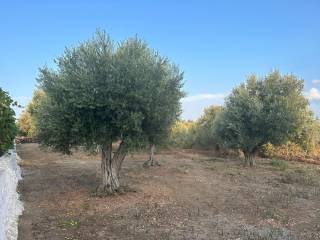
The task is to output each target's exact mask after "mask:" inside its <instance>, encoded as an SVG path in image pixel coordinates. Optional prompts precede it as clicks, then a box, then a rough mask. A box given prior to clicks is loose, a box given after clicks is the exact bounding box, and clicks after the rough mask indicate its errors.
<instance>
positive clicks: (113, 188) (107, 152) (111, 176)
mask: <svg viewBox="0 0 320 240" xmlns="http://www.w3.org/2000/svg"><path fill="white" fill-rule="evenodd" d="M125 156H126V149H125V145H124V143H123V142H121V144H120V146H119V148H118V150H117V152H116V153H115V154H114V155H113V156H112V142H109V143H107V144H105V145H103V146H102V147H101V176H102V184H101V185H100V187H99V191H101V192H107V193H114V192H117V191H118V190H119V188H120V181H119V172H120V169H121V165H122V162H123V160H124V158H125Z"/></svg>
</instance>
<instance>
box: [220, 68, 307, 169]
mask: <svg viewBox="0 0 320 240" xmlns="http://www.w3.org/2000/svg"><path fill="white" fill-rule="evenodd" d="M303 87H304V84H303V80H300V79H298V78H297V77H296V76H294V75H281V74H280V73H279V72H278V71H275V72H272V73H270V74H268V75H267V76H266V77H264V78H262V79H258V78H257V77H256V76H250V77H249V78H248V79H247V81H246V82H245V83H244V84H241V85H240V86H239V87H237V88H235V89H233V91H232V93H231V94H230V96H229V97H227V99H226V102H225V107H224V109H223V111H222V112H221V114H220V115H219V116H218V119H217V121H216V124H215V127H214V132H215V133H214V134H216V135H218V136H219V138H220V139H221V142H222V143H223V144H224V145H226V146H228V147H230V148H234V149H240V150H242V151H243V153H244V155H245V159H246V163H247V161H249V162H250V165H253V160H252V155H253V154H254V153H255V152H256V151H257V150H258V148H259V147H260V146H262V145H263V144H265V143H268V142H270V143H272V144H274V145H279V144H282V143H284V142H286V141H287V140H289V139H290V138H292V137H293V136H294V135H296V134H297V133H298V132H300V131H302V128H303V124H304V122H305V118H306V117H307V116H308V114H309V111H308V101H307V100H306V98H305V97H304V95H303Z"/></svg>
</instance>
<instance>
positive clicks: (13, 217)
mask: <svg viewBox="0 0 320 240" xmlns="http://www.w3.org/2000/svg"><path fill="white" fill-rule="evenodd" d="M18 160H19V157H18V155H17V153H16V151H15V150H10V151H9V152H8V153H7V154H5V155H3V156H2V157H1V158H0V240H16V239H17V237H18V219H19V215H21V214H22V211H23V204H22V202H21V201H20V200H19V194H18V193H17V185H18V181H19V180H21V170H20V167H19V166H18V164H17V161H18Z"/></svg>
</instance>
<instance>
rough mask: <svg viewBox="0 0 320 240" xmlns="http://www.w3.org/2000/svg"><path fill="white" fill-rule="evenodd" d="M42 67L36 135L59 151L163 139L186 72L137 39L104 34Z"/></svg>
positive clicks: (173, 117)
mask: <svg viewBox="0 0 320 240" xmlns="http://www.w3.org/2000/svg"><path fill="white" fill-rule="evenodd" d="M56 63H57V68H56V70H52V69H48V68H47V67H44V68H42V69H41V70H40V76H39V83H40V87H41V88H42V89H43V90H44V92H45V93H46V96H47V98H46V100H45V102H43V103H42V106H41V107H40V111H39V114H38V122H39V123H38V128H39V129H38V138H39V140H40V141H41V143H42V144H44V145H46V146H50V147H52V148H54V149H56V150H58V151H62V152H66V153H68V152H70V149H71V148H72V147H73V146H77V145H82V146H85V147H87V148H88V149H90V148H95V147H96V146H97V145H104V144H106V143H109V142H112V141H118V140H121V141H123V142H125V143H126V147H127V148H129V147H137V146H140V145H143V144H145V143H147V142H153V143H157V142H159V141H161V140H162V138H164V137H165V136H166V135H167V133H168V131H169V129H170V126H171V124H172V123H173V122H174V121H175V120H176V118H177V116H178V115H179V113H180V98H181V97H182V96H183V92H182V79H183V75H182V73H181V72H180V71H179V69H178V67H177V66H175V65H174V64H172V63H171V62H170V61H169V60H168V59H167V58H164V57H161V56H160V55H159V54H158V53H157V52H155V51H154V50H152V49H150V48H149V47H148V45H147V44H146V43H145V42H144V41H142V40H140V39H138V38H136V37H134V38H130V39H128V40H126V41H123V42H121V43H117V44H116V43H115V42H114V41H113V40H112V39H111V38H110V37H109V36H108V35H106V34H105V33H104V32H99V31H98V32H97V34H96V36H95V37H94V38H93V39H91V40H89V41H87V42H84V43H82V44H80V45H79V46H78V47H74V48H68V49H66V50H65V52H64V54H63V55H62V56H61V57H59V58H58V59H56Z"/></svg>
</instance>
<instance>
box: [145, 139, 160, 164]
mask: <svg viewBox="0 0 320 240" xmlns="http://www.w3.org/2000/svg"><path fill="white" fill-rule="evenodd" d="M155 150H156V146H155V145H154V144H151V145H150V153H149V160H148V161H146V162H145V163H144V164H143V166H145V167H153V166H160V163H159V162H158V161H157V160H156V159H155V158H154V152H155Z"/></svg>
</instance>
